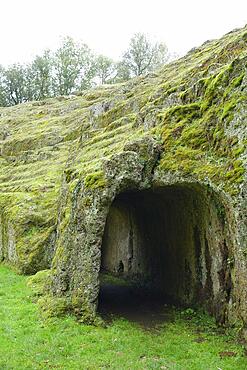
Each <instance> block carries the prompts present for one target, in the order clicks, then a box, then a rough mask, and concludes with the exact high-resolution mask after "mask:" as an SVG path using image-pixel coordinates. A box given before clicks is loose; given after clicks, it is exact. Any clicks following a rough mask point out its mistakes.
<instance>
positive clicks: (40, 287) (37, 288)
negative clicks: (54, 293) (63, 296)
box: [27, 270, 50, 296]
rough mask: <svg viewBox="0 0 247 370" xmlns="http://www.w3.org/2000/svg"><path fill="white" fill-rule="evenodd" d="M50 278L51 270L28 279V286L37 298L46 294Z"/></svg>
mask: <svg viewBox="0 0 247 370" xmlns="http://www.w3.org/2000/svg"><path fill="white" fill-rule="evenodd" d="M49 276H50V270H41V271H38V272H37V273H36V274H35V275H33V276H30V277H29V278H28V280H27V285H28V287H30V288H31V289H32V291H33V292H34V294H35V295H36V296H40V295H42V294H43V293H44V289H45V285H46V282H47V280H48V278H49Z"/></svg>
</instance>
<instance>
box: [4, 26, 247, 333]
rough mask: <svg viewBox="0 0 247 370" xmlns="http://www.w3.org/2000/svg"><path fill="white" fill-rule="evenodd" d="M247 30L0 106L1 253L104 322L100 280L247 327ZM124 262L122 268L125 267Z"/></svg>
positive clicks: (49, 304) (74, 307)
mask: <svg viewBox="0 0 247 370" xmlns="http://www.w3.org/2000/svg"><path fill="white" fill-rule="evenodd" d="M246 68H247V28H246V27H245V28H243V29H240V30H235V31H233V32H231V33H229V34H227V35H225V36H224V37H223V38H222V39H220V40H216V41H208V42H206V43H205V44H203V45H202V46H201V47H199V48H196V49H194V50H193V51H191V52H189V53H188V54H187V55H186V56H185V57H183V58H181V59H179V60H177V61H174V62H172V63H171V64H169V65H166V66H164V67H163V68H162V69H161V70H160V71H157V72H156V73H152V74H150V75H148V76H146V77H140V78H136V79H133V80H130V81H128V82H127V83H124V84H118V85H109V86H102V87H99V88H97V89H95V90H90V91H86V92H83V93H81V95H80V96H70V97H58V98H54V99H49V100H44V101H41V102H31V103H27V104H22V105H19V106H16V107H11V108H1V109H0V154H1V155H0V203H1V210H0V212H1V213H0V259H1V260H5V261H8V262H10V263H12V264H14V265H15V266H16V267H18V268H19V270H20V271H21V272H22V273H26V274H34V273H35V272H37V271H40V270H45V269H51V271H50V274H49V280H48V281H47V285H46V295H45V296H44V297H43V298H42V299H41V300H40V301H41V304H42V306H43V308H44V309H45V310H46V311H49V310H50V311H51V312H61V311H63V310H71V311H73V312H75V313H76V314H77V315H78V316H80V317H81V318H82V319H83V320H84V321H88V322H93V321H95V318H96V317H97V300H98V293H99V285H100V283H99V272H100V269H102V268H105V269H107V270H109V271H111V272H112V273H121V274H123V273H125V274H127V276H129V277H130V278H131V276H134V275H135V276H138V278H139V279H142V280H145V279H149V281H150V282H152V284H153V286H155V287H157V288H159V289H160V290H161V291H164V292H165V294H168V295H170V296H173V297H174V299H176V300H178V301H179V302H181V303H184V304H188V305H193V304H199V305H201V306H203V307H205V308H206V309H208V310H209V311H210V312H212V313H213V314H214V315H215V316H216V318H217V320H218V322H219V323H230V324H234V323H239V325H241V326H242V328H243V330H245V329H244V328H246V326H245V325H246V323H247V305H246V302H247V289H246V276H247V275H246V273H247V268H246V267H247V266H246V259H247V245H246V244H247V243H246V234H247V220H246V209H247V197H246V193H247V189H246V165H247V161H246V157H247V153H246V147H247V145H246V144H247V118H246V117H247V74H246ZM120 262H121V263H120Z"/></svg>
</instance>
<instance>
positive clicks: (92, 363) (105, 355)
mask: <svg viewBox="0 0 247 370" xmlns="http://www.w3.org/2000/svg"><path fill="white" fill-rule="evenodd" d="M26 282H27V277H24V276H20V275H17V274H16V273H14V272H13V271H11V270H10V269H9V268H8V267H6V266H3V265H0V369H18V370H22V369H32V370H34V369H42V370H43V369H66V370H67V369H97V370H98V369H118V370H120V369H131V370H132V369H181V370H185V369H195V370H200V369H201V370H213V369H215V370H218V369H222V370H227V369H229V370H237V369H246V368H247V360H246V357H244V356H243V348H242V347H241V346H240V345H237V344H235V343H234V341H233V339H232V337H230V336H228V337H227V336H226V335H223V334H220V333H219V332H218V331H217V329H216V328H215V326H214V324H213V322H212V320H211V319H210V318H208V317H207V316H199V315H195V317H194V318H192V320H188V315H187V314H188V312H187V314H185V315H182V314H181V312H180V313H179V312H178V311H176V312H175V314H174V315H175V320H173V321H170V322H167V323H166V324H164V326H163V327H162V328H161V329H160V330H159V331H158V330H156V331H145V330H143V329H142V328H140V327H139V326H138V325H137V324H133V323H130V322H128V321H126V320H123V319H115V320H114V321H113V323H112V325H111V326H108V327H107V328H103V327H93V326H86V325H82V324H80V323H77V322H76V321H75V319H74V318H73V317H65V318H60V319H58V318H57V319H54V320H52V321H46V322H45V321H43V320H42V319H41V317H40V316H39V313H38V308H37V305H36V304H35V303H34V301H35V297H34V295H33V293H32V291H31V290H30V288H28V287H27V284H26ZM192 313H193V311H192ZM190 314H191V312H190ZM192 316H193V315H192ZM227 351H228V352H234V355H235V356H234V357H227V356H226V355H225V356H223V357H222V356H220V352H227ZM228 354H229V353H228ZM221 357H222V358H221Z"/></svg>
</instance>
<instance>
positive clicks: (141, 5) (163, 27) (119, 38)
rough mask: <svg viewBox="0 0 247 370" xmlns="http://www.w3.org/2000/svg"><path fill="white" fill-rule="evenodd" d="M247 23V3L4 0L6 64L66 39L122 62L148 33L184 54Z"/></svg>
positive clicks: (0, 26) (1, 30)
mask: <svg viewBox="0 0 247 370" xmlns="http://www.w3.org/2000/svg"><path fill="white" fill-rule="evenodd" d="M246 23H247V0H204V1H201V0H86V1H84V0H68V1H63V0H0V64H3V65H7V64H10V63H17V62H21V63H23V62H26V61H30V60H31V58H33V57H34V56H35V55H36V54H39V53H40V52H41V51H42V50H44V49H45V48H53V49H54V48H55V47H57V46H58V45H59V40H60V38H61V37H62V36H66V35H69V36H72V37H73V38H75V39H76V40H82V41H83V42H85V43H87V44H88V45H89V47H90V48H92V49H93V50H94V51H96V52H98V53H103V54H105V55H107V56H109V57H112V58H114V59H117V58H119V57H120V56H121V54H122V52H123V51H124V50H125V49H126V47H127V45H128V42H129V39H130V37H131V36H132V35H133V34H134V33H136V32H144V33H146V34H148V35H150V36H152V37H154V38H155V39H156V40H157V41H163V42H165V43H166V44H167V46H168V48H169V49H170V50H171V51H172V52H177V53H179V54H180V55H182V54H184V53H185V52H186V51H188V50H190V49H191V48H192V47H195V46H199V45H200V44H201V43H203V42H204V41H206V40H209V39H212V38H218V37H220V36H222V35H223V34H224V33H226V32H229V31H231V30H232V29H234V28H238V27H243V26H244V25H245V24H246Z"/></svg>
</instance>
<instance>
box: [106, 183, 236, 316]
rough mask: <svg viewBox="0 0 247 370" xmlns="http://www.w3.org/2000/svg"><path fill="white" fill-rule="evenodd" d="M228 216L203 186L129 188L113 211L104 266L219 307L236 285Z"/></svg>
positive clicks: (181, 298) (185, 300)
mask: <svg viewBox="0 0 247 370" xmlns="http://www.w3.org/2000/svg"><path fill="white" fill-rule="evenodd" d="M225 217H226V215H225V210H224V207H223V205H222V204H220V202H219V201H217V200H216V199H214V198H212V199H211V200H210V201H209V199H208V198H207V196H206V191H205V189H203V188H202V187H200V186H193V185H190V186H176V185H174V186H166V187H161V188H157V189H155V190H146V191H145V190H144V191H129V192H124V193H122V194H120V195H118V196H117V197H116V199H115V200H114V201H113V203H112V205H111V207H110V210H109V213H108V217H107V221H106V226H105V231H104V237H103V242H102V262H101V269H102V270H103V271H108V272H110V273H112V274H114V275H117V276H123V277H125V278H127V279H130V280H131V279H132V280H135V281H138V282H139V284H144V285H145V284H146V285H148V286H149V287H151V288H152V290H157V291H159V292H162V293H163V294H164V295H166V296H168V297H170V298H172V299H173V300H174V301H175V302H178V303H182V304H196V305H198V304H200V305H203V306H205V307H206V308H208V309H210V310H211V311H212V312H215V313H217V311H218V309H219V307H218V306H219V305H220V301H221V300H224V302H229V300H230V296H231V286H232V282H231V272H230V263H231V258H232V257H231V250H232V246H231V243H232V241H231V239H230V238H229V232H228V230H227V224H226V219H225ZM221 314H222V312H221Z"/></svg>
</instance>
